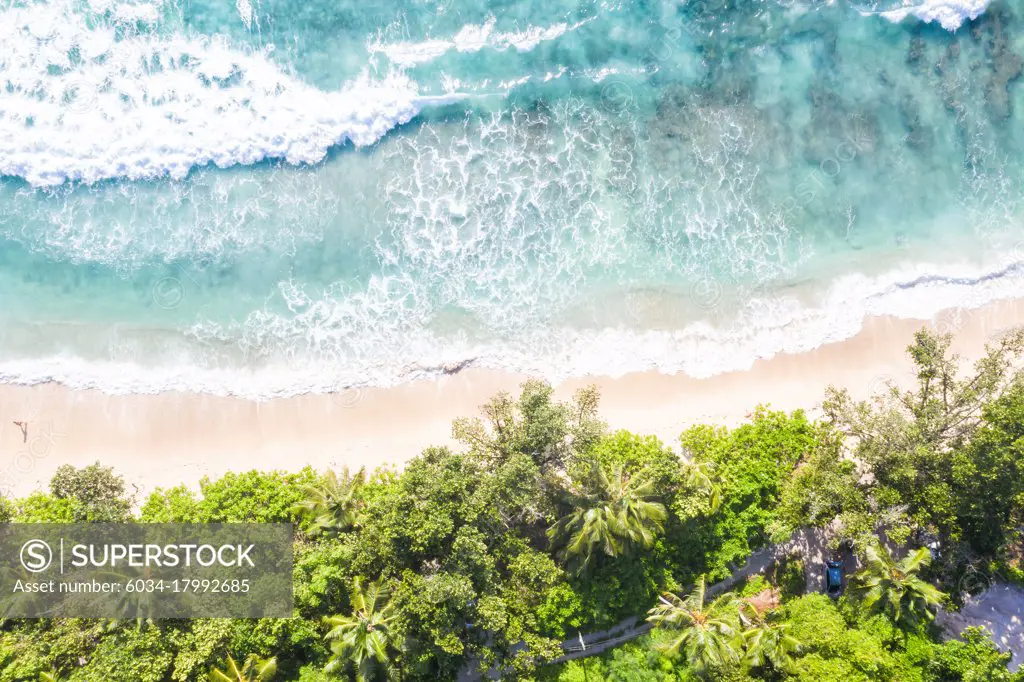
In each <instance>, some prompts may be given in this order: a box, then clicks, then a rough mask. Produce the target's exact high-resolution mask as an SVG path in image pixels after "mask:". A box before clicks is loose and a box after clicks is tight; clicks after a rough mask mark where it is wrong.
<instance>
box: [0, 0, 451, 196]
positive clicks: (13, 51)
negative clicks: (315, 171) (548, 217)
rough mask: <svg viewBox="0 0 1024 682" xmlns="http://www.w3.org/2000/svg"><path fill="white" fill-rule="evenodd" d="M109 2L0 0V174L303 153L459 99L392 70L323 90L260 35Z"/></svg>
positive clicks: (185, 164) (68, 172)
mask: <svg viewBox="0 0 1024 682" xmlns="http://www.w3.org/2000/svg"><path fill="white" fill-rule="evenodd" d="M118 7H119V8H120V9H119V12H118V13H117V16H116V17H114V18H110V12H109V11H106V10H105V11H104V14H103V15H102V16H99V17H98V16H97V15H95V14H90V13H85V14H83V13H81V12H76V11H74V9H73V7H72V6H71V5H69V4H67V3H61V2H47V3H31V4H29V5H26V6H12V7H9V8H7V9H6V10H4V11H3V12H0V44H2V45H3V46H4V49H3V50H0V73H3V74H4V77H5V80H6V81H7V86H6V87H5V88H3V89H0V112H3V115H2V116H0V175H7V176H18V177H22V178H24V179H26V180H27V181H28V182H30V183H31V184H33V185H36V186H50V185H59V184H61V183H64V182H67V181H80V182H85V183H92V182H97V181H100V180H106V179H111V178H128V179H133V180H137V179H150V178H158V177H166V176H169V177H172V178H182V177H184V176H185V175H187V174H188V172H189V170H190V169H191V168H193V167H196V166H203V165H207V164H215V165H216V166H219V167H228V166H232V165H235V164H252V163H255V162H258V161H260V160H262V159H266V158H281V159H285V160H287V161H288V162H290V163H294V164H299V163H316V162H318V161H320V160H321V159H323V157H324V155H325V154H326V151H327V149H328V148H330V147H331V146H333V145H336V144H340V143H344V142H351V143H353V144H355V145H357V146H362V145H369V144H372V143H374V142H376V141H377V140H379V139H380V138H381V137H382V136H383V135H385V134H386V133H387V132H388V131H389V130H391V129H392V128H394V127H395V126H397V125H400V124H403V123H406V122H408V121H409V120H411V119H412V118H413V117H415V116H416V115H417V114H418V113H419V112H420V111H421V110H422V108H423V107H424V106H427V105H429V104H431V103H441V102H450V101H454V100H457V99H459V96H458V95H457V94H451V95H448V96H446V97H444V98H431V97H424V96H421V95H420V94H419V92H418V88H417V86H416V85H415V83H413V82H412V81H411V80H410V79H408V78H407V77H405V76H403V75H401V74H399V73H391V74H389V75H386V76H383V77H379V78H376V77H371V76H370V75H369V73H368V72H364V74H363V75H362V76H360V77H359V78H356V79H354V80H353V81H350V82H348V83H346V84H345V85H344V86H343V87H341V88H340V89H339V90H337V91H330V92H328V91H323V90H320V89H318V88H316V87H314V86H312V85H309V84H307V83H304V82H303V81H301V80H299V79H298V78H296V77H294V76H292V75H290V74H288V73H286V72H285V71H284V70H282V69H281V68H280V67H279V66H278V65H276V64H275V63H274V62H273V61H272V60H271V59H270V53H271V50H270V48H267V49H265V50H264V51H262V52H259V51H246V50H242V49H238V48H237V47H234V46H232V45H231V44H230V43H229V41H228V40H227V38H225V37H223V36H185V35H182V34H179V33H172V34H169V35H159V34H158V33H154V32H152V31H148V30H146V31H140V30H129V29H126V28H125V27H123V26H120V24H119V22H122V23H123V22H124V21H128V22H129V23H132V22H140V21H142V22H144V23H154V22H157V21H158V16H159V9H158V8H156V7H155V6H154V7H150V6H148V5H146V6H138V7H136V6H132V7H133V8H134V9H131V11H130V12H129V11H128V10H127V9H125V8H124V7H121V6H120V5H118ZM125 12H128V16H127V17H122V16H121V15H124V14H125ZM135 25H136V24H133V26H135Z"/></svg>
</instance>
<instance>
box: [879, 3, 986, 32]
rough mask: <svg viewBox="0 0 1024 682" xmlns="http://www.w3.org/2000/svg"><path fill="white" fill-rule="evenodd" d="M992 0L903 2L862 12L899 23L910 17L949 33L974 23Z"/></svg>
mask: <svg viewBox="0 0 1024 682" xmlns="http://www.w3.org/2000/svg"><path fill="white" fill-rule="evenodd" d="M991 2H992V0H925V1H924V2H913V0H909V1H908V0H901V2H900V6H897V7H891V8H887V9H886V8H882V7H878V6H877V5H879V4H886V5H888V4H889V3H875V6H873V7H871V8H869V9H864V10H862V13H863V14H878V15H880V16H882V17H885V18H886V19H888V20H889V21H892V22H895V23H899V22H901V21H903V20H904V19H906V18H908V17H915V18H916V19H918V20H920V21H923V22H925V23H930V22H937V23H938V24H939V25H940V26H942V28H944V29H946V30H947V31H956V30H957V29H958V28H960V27H961V26H963V24H964V23H965V22H967V21H974V20H975V19H977V18H978V17H980V16H981V15H982V14H984V13H985V10H986V9H988V6H989V5H990V4H991Z"/></svg>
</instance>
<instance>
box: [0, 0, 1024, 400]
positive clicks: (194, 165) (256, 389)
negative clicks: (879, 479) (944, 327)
mask: <svg viewBox="0 0 1024 682" xmlns="http://www.w3.org/2000/svg"><path fill="white" fill-rule="evenodd" d="M1021 55H1024V1H1022V0H1008V1H1006V0H1004V1H998V2H993V3H991V4H989V3H988V2H987V1H986V0H921V1H920V2H914V3H911V2H901V1H900V0H888V1H886V2H878V1H875V2H869V1H866V0H865V1H863V2H859V3H853V2H849V1H848V0H835V1H833V2H820V1H812V2H808V1H806V0H694V1H689V2H686V1H682V0H678V1H673V2H670V1H667V0H662V1H658V0H652V1H650V2H640V1H634V2H617V1H614V0H607V1H601V2H585V1H577V2H571V1H569V0H548V1H546V2H535V1H533V0H501V1H496V0H490V1H484V0H377V1H376V2H374V1H372V0H371V1H369V2H367V1H361V2H356V1H353V0H332V1H331V2H325V1H324V0H302V1H301V2H300V1H298V0H237V2H234V3H233V2H230V1H228V0H196V1H183V0H164V1H162V2H160V1H153V2H151V1H148V0H129V1H125V0H37V1H29V0H13V1H12V0H3V1H2V2H0V301H2V304H0V379H3V380H6V381H15V382H39V381H45V380H52V379H56V380H59V381H63V382H65V383H68V384H71V385H74V386H90V387H97V388H101V389H103V390H107V391H112V392H151V391H157V390H162V389H168V388H181V389H192V390H199V391H208V392H213V393H218V394H236V395H244V396H249V397H255V398H261V397H270V396H275V395H290V394H296V393H303V392H308V391H329V390H332V389H338V388H340V387H347V386H352V385H391V384H395V383H398V382H402V381H407V380H410V379H413V378H416V377H421V376H430V375H436V374H439V373H442V372H450V371H454V370H455V369H458V368H462V367H467V366H477V367H489V368H504V369H510V370H524V371H532V372H538V373H542V374H544V375H546V376H549V377H551V378H552V379H559V378H564V377H568V376H575V375H585V374H593V373H601V374H619V373H622V372H626V371H632V370H644V369H659V370H662V371H666V372H676V371H684V372H687V373H689V374H691V375H694V376H707V375H709V374H714V373H716V372H721V371H727V370H731V369H739V368H744V367H747V366H749V364H750V363H751V362H752V361H753V360H754V359H756V358H758V357H766V356H770V355H772V354H774V353H777V352H782V351H797V350H805V349H810V348H814V347H816V346H818V345H820V344H822V343H825V342H827V341H829V340H835V339H841V338H846V337H849V336H851V335H852V334H854V333H855V332H856V331H857V329H858V328H859V327H860V325H861V322H862V320H863V318H864V317H865V316H866V315H872V314H883V313H888V314H894V315H902V316H922V315H923V316H925V317H927V316H930V315H933V314H935V313H936V312H937V311H939V310H940V309H942V308H944V307H947V306H951V305H963V306H966V307H978V306H980V305H983V304H985V303H987V302H990V301H992V300H995V299H998V298H1008V297H1012V296H1019V295H1022V294H1024V223H1022V218H1024V206H1022V196H1024V195H1022V189H1024V125H1022V124H1021V121H1022V120H1024V94H1022V92H1024V90H1022V87H1021V84H1020V74H1021V65H1022V60H1021Z"/></svg>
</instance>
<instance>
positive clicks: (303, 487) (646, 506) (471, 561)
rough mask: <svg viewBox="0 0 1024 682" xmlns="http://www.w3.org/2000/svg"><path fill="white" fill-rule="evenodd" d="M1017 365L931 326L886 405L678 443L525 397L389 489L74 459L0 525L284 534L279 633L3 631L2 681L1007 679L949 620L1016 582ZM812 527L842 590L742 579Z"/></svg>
mask: <svg viewBox="0 0 1024 682" xmlns="http://www.w3.org/2000/svg"><path fill="white" fill-rule="evenodd" d="M1022 354H1024V333H1021V332H1012V333H1009V334H1007V335H1005V336H1004V337H1002V338H1001V339H1000V340H999V341H998V342H997V343H996V344H994V345H993V346H992V347H991V348H990V349H989V351H988V353H987V354H986V355H985V356H984V357H983V358H982V359H981V361H980V362H978V363H976V364H975V365H974V366H972V367H967V366H965V365H964V363H963V362H962V361H961V359H960V358H958V357H957V356H956V355H955V354H954V353H952V352H951V350H950V339H949V337H946V336H941V335H936V334H933V333H930V332H928V331H922V332H920V333H919V334H918V335H917V336H916V338H915V340H914V343H913V344H912V345H911V346H910V348H909V356H910V359H911V361H912V362H913V365H914V372H913V374H912V375H908V376H907V377H904V378H902V379H896V380H892V381H891V382H890V383H889V385H887V386H886V387H885V388H884V389H883V390H882V391H881V392H880V393H878V394H876V395H873V396H869V397H867V398H866V399H864V400H859V399H855V398H854V394H855V393H857V391H855V390H854V391H846V390H842V389H830V390H829V391H828V393H827V394H826V395H825V396H824V401H823V404H822V410H821V412H820V415H819V416H818V417H817V418H811V417H810V416H809V415H808V414H807V413H804V412H802V411H796V412H792V413H783V412H779V411H775V410H772V409H770V407H767V406H764V407H760V408H757V409H756V410H755V411H754V412H753V413H752V414H751V415H750V417H749V419H748V420H747V421H746V422H745V423H743V424H740V425H738V426H736V427H734V428H725V427H722V426H716V425H704V424H701V425H695V426H691V427H689V428H688V429H686V431H684V432H683V433H682V434H681V435H680V437H679V440H678V442H676V443H671V444H666V443H663V442H661V441H660V440H659V439H657V438H654V437H652V436H646V435H638V434H634V433H630V432H627V431H612V430H610V429H608V428H607V427H606V425H605V424H603V423H602V422H601V421H600V419H599V417H598V406H599V395H598V394H597V391H596V390H594V389H586V390H583V391H580V392H579V393H578V394H577V395H575V396H574V397H573V399H571V400H568V401H559V400H557V399H556V398H555V395H554V391H553V390H552V388H551V387H550V386H549V385H547V384H544V383H542V382H537V381H530V382H527V383H526V384H524V385H523V387H522V391H521V393H520V394H519V395H518V396H512V395H508V394H500V395H498V396H495V397H494V398H493V399H492V400H490V401H489V402H488V403H487V404H485V405H484V406H483V407H482V409H481V414H480V416H478V417H471V418H465V419H460V420H457V421H456V422H455V424H454V425H453V435H454V437H455V440H456V442H458V443H459V445H458V447H428V448H426V449H425V450H423V452H422V454H420V455H419V456H418V457H416V458H414V459H413V460H411V461H410V462H408V463H407V464H406V466H405V467H404V468H403V469H402V470H401V471H396V470H393V469H388V468H384V469H380V470H377V471H374V472H364V471H359V472H356V473H354V474H353V473H350V472H348V471H345V470H343V471H338V472H333V471H326V472H318V471H314V470H312V469H309V468H306V469H303V470H301V471H298V472H285V471H248V472H240V473H230V474H227V475H225V476H223V477H220V478H217V479H204V480H203V481H202V483H201V484H200V486H199V489H198V490H193V489H191V488H188V487H186V486H176V487H172V488H167V489H159V490H155V491H152V492H150V493H149V494H148V495H147V496H146V497H145V498H144V499H136V498H135V497H134V496H133V495H132V494H131V493H130V492H129V491H130V490H131V487H130V485H129V484H128V483H127V482H125V481H124V480H123V478H122V477H121V476H119V475H118V474H117V473H116V472H115V471H113V470H111V469H110V468H108V467H104V466H103V465H102V464H100V463H97V464H95V465H92V466H89V467H85V468H75V467H71V466H63V467H61V468H60V469H59V470H58V471H57V474H56V475H55V476H54V478H53V480H52V481H51V483H50V486H49V490H47V491H38V492H36V493H33V494H31V495H28V496H26V497H23V498H17V499H0V522H13V523H38V522H50V523H68V522H75V521H86V522H93V521H102V522H111V521H114V522H118V521H127V520H133V521H138V522H142V523H167V522H189V523H217V522H240V521H246V522H255V523H271V522H288V523H293V524H295V529H296V532H295V537H294V559H295V560H294V574H293V586H294V613H293V616H294V617H292V618H289V619H270V618H264V619H248V620H245V619H236V620H231V619H212V618H199V619H193V620H183V619H174V620H168V619H159V618H144V619H128V620H87V619H72V618H53V619H42V620H25V619H13V618H10V619H6V620H3V621H0V682H13V681H15V680H47V679H53V680H68V681H73V682H79V681H86V682H95V681H103V682H119V681H125V682H186V681H190V680H202V679H218V680H236V681H238V682H240V681H242V680H269V679H273V680H274V681H275V682H286V681H290V682H324V681H327V680H335V679H343V680H361V681H366V682H374V681H381V680H401V681H409V682H415V681H420V680H456V679H458V678H460V676H465V677H463V679H473V678H474V676H475V675H476V676H487V675H490V676H492V677H498V678H501V679H506V680H537V681H542V680H544V681H555V680H557V681H559V682H575V681H576V680H580V681H582V682H598V681H600V680H605V681H608V682H612V681H614V682H624V681H627V680H628V681H630V682H654V681H659V680H665V681H668V680H676V681H687V682H695V681H697V680H712V679H713V680H726V681H730V682H741V681H746V680H769V681H775V680H795V681H797V682H812V681H813V682H819V681H820V680H837V681H860V680H883V681H891V682H918V681H919V682H947V681H956V680H972V681H973V680H1005V681H1011V680H1022V679H1024V676H1022V675H1020V674H1018V673H1015V672H1011V671H1010V669H1009V667H1008V664H1009V655H1008V654H1007V653H1006V652H1003V651H1000V650H999V648H998V647H997V646H996V645H995V644H994V643H993V642H992V640H991V638H990V637H989V635H988V633H986V632H985V631H983V630H981V629H977V628H972V629H967V630H965V631H964V632H962V633H959V636H958V637H954V638H949V634H948V633H947V634H944V633H943V632H942V630H941V628H940V626H939V625H937V620H939V619H937V618H936V614H938V613H939V612H940V611H943V610H946V611H948V610H954V609H957V608H959V607H960V606H962V604H963V602H964V600H965V599H967V598H968V596H969V595H972V594H973V595H976V593H977V592H978V591H980V590H979V589H977V586H978V585H979V584H981V585H986V584H990V583H993V582H995V581H1004V582H1018V583H1019V582H1022V581H1024V566H1022V565H1021V562H1022V560H1024V538H1022V536H1021V532H1020V529H1021V528H1024V458H1022V457H1021V453H1022V452H1024V380H1022V375H1021V374H1020V371H1019V367H1020V361H1021V358H1022ZM806 532H814V533H817V534H818V535H819V536H820V537H822V538H824V542H825V543H826V545H827V546H826V547H825V550H826V551H827V552H829V553H831V552H837V553H841V554H843V555H844V556H845V561H846V566H847V583H848V585H847V589H846V590H845V592H844V593H843V594H842V595H841V596H839V597H838V598H835V599H833V598H830V597H828V596H826V595H824V594H821V593H819V592H818V591H817V588H816V585H815V581H814V580H813V577H814V576H815V575H819V574H820V573H821V571H822V570H823V567H822V566H821V565H820V563H814V562H815V561H816V559H814V558H813V557H802V556H798V555H792V556H783V557H780V558H779V559H778V560H773V561H772V562H770V563H769V564H768V565H766V566H765V570H764V571H763V573H756V572H755V574H754V575H753V577H749V578H742V579H741V578H739V577H738V576H739V573H738V570H737V569H739V568H740V567H742V566H743V565H744V563H745V562H746V561H747V560H748V559H749V558H750V557H751V555H752V554H753V553H755V552H757V551H758V550H760V549H762V548H765V547H767V546H769V545H774V544H776V543H781V542H784V541H786V540H788V539H789V538H791V537H793V536H794V534H798V533H806ZM0 608H2V606H0ZM601 632H606V633H609V634H608V636H607V637H602V635H601ZM952 634H957V633H952ZM604 639H612V640H614V642H613V643H614V644H616V646H612V647H611V648H608V649H595V647H594V644H595V642H600V641H603V640H604ZM476 679H481V678H480V677H476Z"/></svg>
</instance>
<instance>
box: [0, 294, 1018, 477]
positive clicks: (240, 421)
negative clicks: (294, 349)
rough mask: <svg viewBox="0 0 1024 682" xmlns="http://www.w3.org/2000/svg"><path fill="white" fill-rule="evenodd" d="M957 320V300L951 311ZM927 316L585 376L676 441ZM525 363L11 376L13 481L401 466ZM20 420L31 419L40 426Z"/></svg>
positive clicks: (733, 418) (897, 354) (889, 351)
mask: <svg viewBox="0 0 1024 682" xmlns="http://www.w3.org/2000/svg"><path fill="white" fill-rule="evenodd" d="M937 319H939V320H942V321H943V322H944V323H946V324H947V327H946V328H949V326H948V323H949V320H951V319H953V318H952V313H946V314H944V315H943V316H940V317H939V318H937ZM922 324H924V322H922V321H912V320H897V319H892V318H875V319H870V320H867V321H866V323H865V326H864V329H863V330H862V331H861V333H859V334H858V335H857V336H856V337H854V338H852V339H850V340H848V341H843V342H840V343H834V344H830V345H826V346H823V347H821V348H818V349H816V350H814V351H811V352H808V353H803V354H799V355H784V356H778V357H775V358H772V359H769V360H761V361H758V362H757V363H755V364H754V366H753V367H752V368H751V369H750V370H748V371H744V372H733V373H729V374H724V375H719V376H716V377H712V378H710V379H700V380H698V379H693V378H690V377H687V376H683V375H675V376H669V375H663V374H657V373H653V372H650V373H638V374H630V375H627V376H624V377H621V378H617V379H612V378H608V377H594V378H590V379H574V380H571V381H567V382H565V383H563V384H562V385H560V386H558V387H557V393H558V394H559V395H560V396H562V397H568V396H570V395H571V394H572V393H573V392H574V391H575V390H576V389H578V388H579V387H581V386H584V385H586V384H588V383H596V384H597V385H598V387H599V388H600V389H601V395H602V400H601V415H602V417H603V418H604V419H605V420H607V422H608V423H609V425H610V426H611V427H613V428H626V429H629V430H631V431H634V432H638V433H645V434H654V435H657V436H658V437H660V438H661V439H662V440H664V441H665V442H667V443H670V444H675V442H676V439H677V438H678V436H679V433H680V432H681V431H682V430H683V429H685V428H686V427H687V426H689V425H691V424H694V423H699V422H713V423H722V424H735V423H738V422H740V421H742V420H743V419H744V417H745V416H746V415H747V414H748V413H749V412H750V411H751V410H752V409H753V408H754V407H755V406H756V405H757V404H758V403H769V404H771V406H772V407H773V408H776V409H784V410H793V409H797V408H805V409H808V410H810V411H812V413H814V411H815V409H816V406H817V405H818V404H819V403H820V402H821V399H822V396H823V394H824V390H825V388H826V386H828V385H829V384H835V385H838V386H845V387H847V388H849V389H850V391H851V393H853V394H854V396H855V397H864V396H867V395H868V394H870V393H871V392H873V391H874V390H877V389H878V388H880V387H881V386H882V385H883V382H884V380H885V379H886V378H890V379H892V380H895V381H897V382H898V383H901V384H906V383H907V382H908V381H911V380H912V377H910V375H908V373H907V372H908V370H909V368H910V363H909V361H908V360H907V357H906V353H905V348H906V346H907V344H908V343H909V342H910V341H911V339H912V337H913V333H914V331H916V330H917V329H919V328H920V327H921V326H922ZM1019 325H1024V300H1022V301H1014V302H1005V303H997V304H993V305H991V306H988V307H987V308H983V309H980V310H977V311H973V312H967V313H963V315H962V318H961V319H959V320H957V322H956V327H957V328H959V332H958V334H957V337H956V342H955V346H956V348H957V350H958V351H959V352H961V353H962V354H963V355H964V356H965V357H966V358H970V359H973V358H976V357H978V356H979V355H980V353H981V351H982V348H983V346H984V343H985V341H986V340H988V339H990V338H991V337H992V336H993V335H994V334H995V333H997V332H1000V331H1003V330H1005V329H1008V328H1010V327H1014V326H1019ZM524 378H525V377H523V376H517V375H514V374H506V373H500V372H492V371H481V370H468V371H465V372H462V373H460V374H457V375H454V376H449V377H444V378H441V379H439V380H436V381H421V382H416V383H411V384H408V385H405V386H401V387H398V388H393V389H375V390H366V391H362V392H360V393H358V394H350V395H343V396H329V395H328V396H325V395H321V396H303V397H298V398H290V399H282V400H275V401H270V402H265V403H254V402H250V401H246V400H242V399H233V398H217V397H211V396H205V395H197V394H190V393H166V394H161V395H155V396H145V395H133V396H110V395H105V394H103V393H99V392H96V391H74V390H69V389H67V388H64V387H62V386H59V385H55V384H48V385H43V386H34V387H23V386H0V493H7V494H13V495H15V496H22V495H25V494H28V493H30V492H32V491H33V490H38V489H45V488H46V486H47V483H48V481H49V479H50V477H51V475H52V474H53V471H54V470H55V469H56V468H57V467H58V466H59V465H61V464H64V463H70V464H73V465H76V466H83V465H86V464H90V463H92V462H94V461H96V460H100V461H101V462H102V463H104V464H108V465H113V466H114V467H115V468H116V469H117V471H118V472H120V473H122V474H123V475H124V476H125V479H126V480H127V481H128V482H130V483H131V484H133V485H134V486H136V488H137V490H138V493H139V494H140V497H141V495H144V494H146V493H148V492H149V491H151V490H152V489H153V488H155V487H157V486H164V487H167V486H172V485H177V484H178V483H185V484H187V485H189V486H196V485H197V484H198V482H199V480H200V479H201V478H202V477H203V476H210V477H217V476H220V475H222V474H224V473H225V472H227V471H242V470H248V469H254V468H255V469H286V470H297V469H300V468H301V467H303V466H305V465H307V464H309V465H312V466H313V467H316V468H319V469H322V468H326V467H340V466H343V465H348V466H349V467H351V468H358V467H360V466H366V467H368V468H371V469H372V468H375V467H378V466H382V465H386V464H394V465H397V466H401V465H402V463H404V462H405V461H407V460H408V459H409V458H411V457H413V456H415V455H416V454H417V453H419V452H420V451H421V450H422V449H423V448H424V447H425V446H428V445H445V444H451V421H452V419H453V418H455V417H459V416H467V415H475V414H478V409H479V406H480V404H482V403H483V402H485V401H486V400H487V399H488V398H489V397H490V396H491V395H493V394H494V393H496V392H497V391H500V390H506V391H510V392H513V393H514V392H516V391H517V389H518V386H519V385H520V384H521V383H522V381H523V380H524ZM13 420H19V421H27V422H28V440H27V442H23V438H22V433H21V431H20V430H19V429H18V428H17V427H16V426H14V425H13V423H12V421H13Z"/></svg>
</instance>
